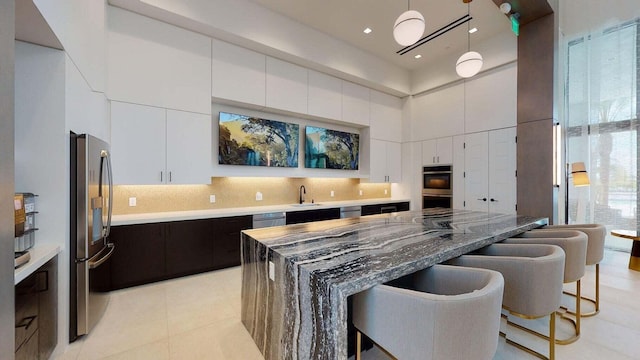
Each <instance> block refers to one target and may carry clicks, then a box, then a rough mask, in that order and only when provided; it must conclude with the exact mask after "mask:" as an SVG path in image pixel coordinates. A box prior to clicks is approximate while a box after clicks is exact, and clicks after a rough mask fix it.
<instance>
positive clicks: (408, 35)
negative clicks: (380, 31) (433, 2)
mask: <svg viewBox="0 0 640 360" xmlns="http://www.w3.org/2000/svg"><path fill="white" fill-rule="evenodd" d="M407 9H408V10H407V11H405V12H403V13H402V14H400V16H398V19H396V22H395V24H394V25H393V38H394V39H395V40H396V42H397V43H398V44H400V45H402V46H409V45H412V44H415V43H416V41H418V40H420V38H421V37H422V34H424V27H425V24H424V16H422V14H420V13H419V12H418V11H416V10H411V3H410V2H409V1H408V0H407Z"/></svg>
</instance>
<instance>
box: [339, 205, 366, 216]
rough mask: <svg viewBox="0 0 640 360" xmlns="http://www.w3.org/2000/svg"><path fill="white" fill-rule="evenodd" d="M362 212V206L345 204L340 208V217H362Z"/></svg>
mask: <svg viewBox="0 0 640 360" xmlns="http://www.w3.org/2000/svg"><path fill="white" fill-rule="evenodd" d="M361 214H362V212H361V207H360V206H344V207H341V208H340V219H344V218H351V217H360V216H361Z"/></svg>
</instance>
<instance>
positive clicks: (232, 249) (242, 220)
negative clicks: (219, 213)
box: [213, 216, 253, 269]
mask: <svg viewBox="0 0 640 360" xmlns="http://www.w3.org/2000/svg"><path fill="white" fill-rule="evenodd" d="M252 220H253V218H252V217H251V216H235V217H226V218H220V219H214V222H213V231H214V233H215V244H214V251H213V266H214V268H216V269H221V268H225V267H230V266H238V265H240V232H241V231H242V230H246V229H251V226H252Z"/></svg>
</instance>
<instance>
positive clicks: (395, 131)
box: [370, 90, 402, 142]
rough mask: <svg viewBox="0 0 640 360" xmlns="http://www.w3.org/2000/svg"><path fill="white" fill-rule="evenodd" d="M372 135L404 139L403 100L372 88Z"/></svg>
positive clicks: (392, 139) (396, 140)
mask: <svg viewBox="0 0 640 360" xmlns="http://www.w3.org/2000/svg"><path fill="white" fill-rule="evenodd" d="M370 102H371V117H370V126H371V137H372V138H374V139H380V140H387V141H395V142H401V141H402V100H401V99H400V98H397V97H395V96H392V95H388V94H385V93H381V92H380V91H376V90H370Z"/></svg>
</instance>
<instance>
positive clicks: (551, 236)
mask: <svg viewBox="0 0 640 360" xmlns="http://www.w3.org/2000/svg"><path fill="white" fill-rule="evenodd" d="M503 243H504V244H548V245H557V246H559V247H561V248H562V250H564V253H565V260H564V283H565V284H570V283H572V282H575V283H576V294H577V295H578V297H576V307H575V309H576V311H575V314H576V319H575V320H573V319H571V318H569V317H566V316H564V314H563V313H560V316H561V317H562V318H563V319H566V320H568V321H570V322H571V323H572V324H573V326H574V330H575V334H574V335H573V336H571V337H569V338H568V339H563V340H558V339H556V344H561V345H566V344H571V343H572V342H575V341H576V340H578V339H579V338H580V298H579V296H580V279H582V277H583V276H584V269H585V263H586V258H587V235H586V234H585V233H583V232H581V231H577V230H531V231H527V232H525V233H522V234H520V235H519V236H518V237H515V238H511V239H506V240H505V241H503Z"/></svg>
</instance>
